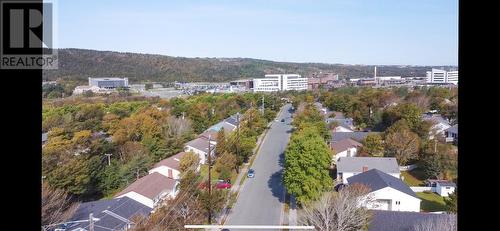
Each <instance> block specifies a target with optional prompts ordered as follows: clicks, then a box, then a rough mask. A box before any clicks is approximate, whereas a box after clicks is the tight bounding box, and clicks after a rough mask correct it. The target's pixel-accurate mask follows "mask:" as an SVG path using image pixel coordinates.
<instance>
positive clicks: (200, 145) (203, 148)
mask: <svg viewBox="0 0 500 231" xmlns="http://www.w3.org/2000/svg"><path fill="white" fill-rule="evenodd" d="M208 143H209V141H208V139H205V138H203V137H198V138H196V139H194V140H191V141H189V142H187V143H186V145H184V151H185V152H194V153H196V154H198V156H199V157H200V163H201V164H204V163H205V162H206V159H207V157H208ZM216 144H217V142H216V141H215V140H211V141H210V153H211V154H212V155H214V153H215V145H216Z"/></svg>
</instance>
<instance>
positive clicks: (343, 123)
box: [329, 118, 353, 129]
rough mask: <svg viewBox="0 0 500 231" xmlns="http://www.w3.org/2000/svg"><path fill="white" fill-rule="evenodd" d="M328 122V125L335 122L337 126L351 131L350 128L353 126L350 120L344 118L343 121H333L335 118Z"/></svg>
mask: <svg viewBox="0 0 500 231" xmlns="http://www.w3.org/2000/svg"><path fill="white" fill-rule="evenodd" d="M329 121H330V123H333V122H336V123H337V124H338V125H339V126H342V127H346V128H349V129H351V127H352V126H353V123H352V119H351V118H345V119H335V118H333V119H331V120H329Z"/></svg>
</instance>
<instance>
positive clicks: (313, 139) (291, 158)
mask: <svg viewBox="0 0 500 231" xmlns="http://www.w3.org/2000/svg"><path fill="white" fill-rule="evenodd" d="M330 163H331V153H330V149H329V148H328V146H327V145H326V143H325V141H324V140H323V138H322V137H321V136H320V135H319V134H317V131H316V130H315V129H303V130H301V131H298V132H297V133H296V134H294V135H293V136H292V138H291V140H290V143H289V145H288V147H287V149H286V151H285V171H284V177H283V179H284V183H285V186H286V188H287V190H288V192H289V193H291V194H293V195H295V197H296V198H297V201H298V202H299V203H305V202H308V201H312V200H316V199H317V198H319V197H320V196H321V193H322V192H324V191H327V190H329V189H330V187H331V184H332V179H331V178H330V175H329V167H330Z"/></svg>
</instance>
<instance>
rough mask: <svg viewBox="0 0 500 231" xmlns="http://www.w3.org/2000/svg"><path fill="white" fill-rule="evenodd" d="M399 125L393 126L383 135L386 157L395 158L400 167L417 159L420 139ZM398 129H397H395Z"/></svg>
mask: <svg viewBox="0 0 500 231" xmlns="http://www.w3.org/2000/svg"><path fill="white" fill-rule="evenodd" d="M400 125H401V124H398V123H397V124H395V125H393V126H391V127H390V128H389V129H388V133H387V134H386V135H385V148H386V151H387V153H386V156H389V157H396V159H397V160H398V163H399V164H400V165H405V164H407V163H408V161H409V160H412V159H416V158H417V157H418V151H419V143H420V139H419V137H418V135H417V134H415V133H413V132H412V131H411V130H410V129H408V128H407V127H405V126H404V125H401V126H400ZM396 127H398V128H396Z"/></svg>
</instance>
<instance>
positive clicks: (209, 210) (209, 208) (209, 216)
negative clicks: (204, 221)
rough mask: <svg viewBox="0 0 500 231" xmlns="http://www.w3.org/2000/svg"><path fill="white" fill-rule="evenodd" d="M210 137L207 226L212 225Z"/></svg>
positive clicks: (209, 138)
mask: <svg viewBox="0 0 500 231" xmlns="http://www.w3.org/2000/svg"><path fill="white" fill-rule="evenodd" d="M210 141H212V139H211V136H210V135H208V203H209V204H208V224H212V207H211V203H212V173H211V172H212V153H211V152H210Z"/></svg>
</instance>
